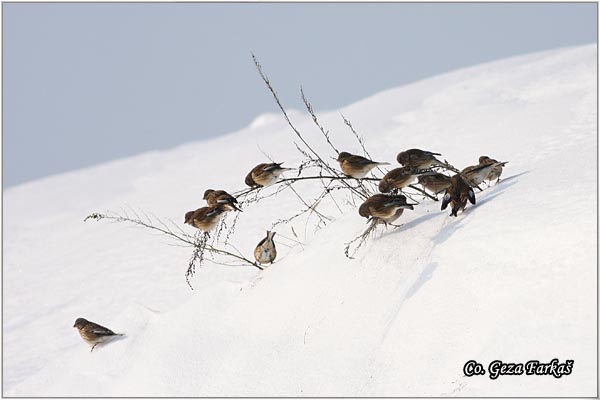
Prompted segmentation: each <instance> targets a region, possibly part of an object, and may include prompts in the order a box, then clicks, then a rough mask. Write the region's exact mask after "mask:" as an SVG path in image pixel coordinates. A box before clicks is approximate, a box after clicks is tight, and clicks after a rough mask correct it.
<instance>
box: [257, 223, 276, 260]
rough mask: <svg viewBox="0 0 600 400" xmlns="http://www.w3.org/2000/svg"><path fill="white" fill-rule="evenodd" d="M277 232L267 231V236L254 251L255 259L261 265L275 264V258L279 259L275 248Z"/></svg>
mask: <svg viewBox="0 0 600 400" xmlns="http://www.w3.org/2000/svg"><path fill="white" fill-rule="evenodd" d="M274 236H275V232H271V231H267V236H266V237H265V238H264V239H263V240H261V241H260V242H259V243H258V245H257V246H256V249H254V258H255V259H256V261H258V262H259V263H260V264H268V263H273V261H275V257H277V249H276V248H275V242H274V241H273V237H274Z"/></svg>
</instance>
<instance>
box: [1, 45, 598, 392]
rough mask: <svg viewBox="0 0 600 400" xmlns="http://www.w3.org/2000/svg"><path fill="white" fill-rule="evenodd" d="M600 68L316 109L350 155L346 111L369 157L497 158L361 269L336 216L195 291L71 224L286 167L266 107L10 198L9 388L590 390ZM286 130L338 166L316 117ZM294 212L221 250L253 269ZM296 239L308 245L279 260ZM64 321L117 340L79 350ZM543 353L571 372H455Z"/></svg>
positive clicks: (267, 214)
mask: <svg viewBox="0 0 600 400" xmlns="http://www.w3.org/2000/svg"><path fill="white" fill-rule="evenodd" d="M596 59H597V54H596V46H595V44H594V45H589V46H582V47H576V48H566V49H559V50H555V51H548V52H542V53H536V54H531V55H526V56H521V57H516V58H511V59H506V60H501V61H497V62H493V63H488V64H483V65H479V66H475V67H472V68H467V69H463V70H458V71H454V72H451V73H448V74H445V75H441V76H438V77H434V78H431V79H427V80H424V81H420V82H416V83H414V84H411V85H407V86H403V87H398V88H394V89H391V90H387V91H384V92H381V93H378V94H376V95H374V96H372V97H369V98H367V99H364V100H362V101H360V102H358V103H355V104H352V105H350V106H347V107H345V108H343V109H341V110H336V111H332V112H327V113H319V112H318V99H311V100H312V101H313V105H314V106H315V108H316V109H317V113H318V115H319V118H320V121H321V123H322V124H323V125H324V126H325V127H326V128H327V129H329V130H330V131H331V134H332V138H333V140H334V142H335V143H336V145H337V146H338V147H339V148H343V149H344V150H346V151H350V152H353V153H360V148H359V147H358V145H357V143H356V141H355V139H354V138H353V137H352V136H351V135H350V134H349V132H348V129H347V127H346V126H344V124H343V121H342V119H341V117H340V115H339V113H340V112H341V113H343V114H344V116H346V117H347V118H349V119H350V120H351V121H352V122H353V125H354V127H355V128H356V129H357V131H358V132H359V133H360V134H362V135H363V136H364V138H365V141H366V146H367V148H368V149H369V151H370V153H371V155H372V157H373V159H376V160H380V161H389V162H390V163H393V164H395V161H394V160H395V156H396V154H397V153H398V152H399V151H401V150H404V149H408V148H413V147H416V148H425V149H430V150H433V151H438V152H441V153H443V157H444V158H446V159H447V160H448V161H449V162H451V163H452V164H453V165H455V166H456V167H458V168H464V167H465V166H467V165H473V164H476V163H477V159H478V157H479V156H480V155H489V156H490V157H493V158H496V159H498V160H508V161H509V162H510V163H509V164H508V165H507V167H506V168H505V170H504V174H503V176H502V177H503V181H502V182H501V183H500V184H498V185H497V186H492V187H490V188H488V189H485V190H484V191H483V192H482V193H479V192H477V193H476V196H477V204H476V205H475V206H472V205H469V206H468V207H467V209H466V211H465V212H464V213H459V216H458V218H451V217H449V216H448V214H449V210H446V211H444V212H442V211H440V202H433V201H431V200H424V201H423V202H422V204H420V205H419V206H417V207H415V210H413V211H410V210H407V211H405V213H404V215H403V216H402V217H401V219H400V220H398V223H403V225H402V227H400V228H397V229H387V230H386V229H384V228H379V229H378V230H377V232H376V234H375V237H373V238H371V240H369V241H368V242H367V243H366V245H365V246H364V247H363V248H361V249H360V250H359V252H358V253H357V255H356V259H354V260H349V259H347V258H346V257H345V256H344V251H343V248H344V245H345V243H347V242H348V241H350V240H351V239H352V238H354V237H355V236H356V235H358V234H359V233H361V232H362V231H363V230H364V229H365V227H366V225H365V220H364V219H363V218H361V217H359V216H358V213H357V211H356V207H354V206H352V205H350V204H344V206H343V210H342V211H343V212H342V213H340V212H339V211H338V210H337V209H336V208H333V207H331V205H329V206H328V205H326V204H324V205H323V209H322V212H324V213H326V214H327V215H328V216H331V217H332V218H333V219H335V221H333V222H331V223H330V224H328V225H327V226H326V227H325V228H323V229H320V230H317V231H316V232H315V230H314V220H312V219H310V218H309V219H301V220H297V221H294V222H293V223H292V224H289V225H282V226H280V227H278V228H277V229H276V231H277V232H278V234H280V236H279V238H280V241H279V242H277V243H278V246H279V247H278V250H279V252H280V255H279V257H278V260H277V261H276V263H275V264H274V265H273V266H272V267H269V268H267V269H266V270H265V271H262V272H261V271H258V270H257V269H255V268H252V267H242V266H239V267H225V266H219V265H211V264H206V265H205V266H203V267H202V268H201V269H200V270H198V271H197V273H196V276H195V277H194V278H193V280H192V283H193V285H194V287H195V290H194V291H191V290H189V288H188V286H187V285H186V283H185V279H184V273H185V269H186V267H187V261H188V259H189V257H190V253H191V251H190V249H189V248H182V247H178V246H173V244H175V243H173V242H172V241H170V240H169V239H168V238H166V237H164V236H160V235H155V234H152V233H151V232H148V231H146V230H143V229H139V228H135V227H131V226H129V225H123V224H110V223H102V222H97V223H96V222H86V223H84V222H83V219H84V217H85V216H86V215H88V214H89V213H90V212H93V211H106V210H113V211H117V212H118V211H120V210H122V209H123V208H127V207H133V208H135V209H138V210H144V211H146V212H148V213H153V214H154V215H157V216H160V217H161V218H165V219H171V220H173V221H175V222H176V223H180V224H183V215H184V213H185V212H186V211H188V210H191V209H195V208H197V207H199V206H200V205H201V204H203V201H202V194H203V192H204V190H205V189H207V188H214V189H219V188H223V189H227V190H229V191H234V190H236V189H241V188H243V180H244V176H245V174H246V173H247V172H248V171H249V170H250V169H251V168H252V167H253V166H254V165H256V164H258V163H260V162H264V161H266V160H265V156H264V155H263V154H262V152H261V151H264V152H265V153H267V154H269V155H271V156H272V157H273V158H274V159H275V161H279V162H281V161H285V163H286V165H289V166H294V165H297V163H298V162H299V160H300V155H299V154H298V152H297V151H296V149H295V147H294V144H293V141H294V140H295V137H294V136H293V134H292V132H291V131H290V129H289V127H288V126H287V125H286V123H285V121H283V119H282V118H281V117H280V116H274V115H272V114H268V115H265V116H262V117H258V118H257V119H255V121H254V122H253V123H252V124H251V125H250V126H249V127H248V128H246V129H243V130H241V131H239V132H236V133H232V134H229V135H226V136H223V137H219V138H216V139H213V140H210V141H203V142H195V143H189V144H185V145H182V146H179V147H177V148H174V149H170V150H167V151H162V152H153V153H146V154H142V155H139V156H136V157H131V158H128V159H124V160H118V161H114V162H110V163H107V164H104V165H100V166H96V167H93V168H86V169H83V170H79V171H74V172H71V173H66V174H62V175H58V176H52V177H48V178H45V179H43V180H39V181H35V182H31V183H28V184H24V185H21V186H18V187H15V188H10V189H8V190H6V191H5V192H4V207H5V209H4V220H3V224H4V225H3V228H4V243H3V245H4V266H3V277H4V282H3V289H4V310H3V311H4V317H3V318H4V325H3V345H4V346H3V350H4V354H3V362H4V368H3V374H4V376H3V381H4V387H3V394H4V395H5V396H189V397H191V396H596V395H597V393H596V375H597V363H596V361H597V360H596V354H597V348H596V334H597V331H596V326H597V319H596V315H597V310H596V300H597V287H596V282H597V269H596V263H597V260H596V244H597V225H596V221H597V215H596V202H597V198H596V189H597V187H596V182H597V175H596V173H597V172H596V171H597V158H596V149H597V125H596V121H597V103H596V86H597V82H596V70H597V65H596ZM266 72H267V73H268V66H266ZM273 84H274V85H275V87H276V86H277V82H273ZM307 94H308V95H309V96H310V93H307ZM291 117H292V119H293V122H294V123H295V124H296V125H297V127H298V128H299V130H300V131H302V132H303V133H305V134H306V135H307V137H309V138H310V140H311V141H312V142H315V143H320V145H319V146H318V148H319V152H321V153H323V154H328V155H329V153H331V151H330V149H329V148H328V147H327V144H326V143H325V142H324V140H323V139H322V138H321V137H320V135H319V133H318V132H317V130H316V129H315V127H314V125H313V123H312V121H311V120H310V117H309V116H307V115H305V114H303V113H300V112H294V113H292V114H291ZM330 155H331V156H333V155H334V154H330ZM214 166H218V168H215V167H214ZM292 176H293V174H292ZM297 189H298V190H299V191H302V193H306V194H307V197H310V194H311V193H312V191H314V190H315V188H314V185H313V184H312V183H310V182H306V183H298V186H297ZM299 209H300V204H299V203H298V201H297V200H296V199H295V197H293V195H289V194H286V193H282V195H281V196H277V197H272V198H269V199H265V200H264V201H263V202H261V203H259V204H258V205H255V206H253V207H249V208H247V209H246V210H245V211H244V213H243V215H241V216H240V218H239V221H238V225H237V227H236V232H235V237H234V239H233V242H234V243H235V245H236V246H237V247H238V248H239V249H240V250H241V251H242V252H243V253H244V254H246V255H247V256H251V254H252V250H253V249H254V246H255V245H256V243H257V242H258V241H259V240H260V239H261V238H262V237H263V236H264V233H265V230H266V229H268V228H270V226H271V224H272V223H273V222H274V221H275V220H276V219H278V218H284V217H288V216H290V215H292V214H293V213H294V212H295V211H298V210H299ZM228 218H230V219H231V218H232V217H231V216H229V217H228ZM292 227H293V228H294V231H295V232H296V233H297V234H298V235H299V239H300V240H301V242H302V245H295V246H291V247H287V246H286V244H287V245H291V244H293V242H291V241H289V240H288V241H285V239H281V238H282V237H283V236H287V237H293V234H292V233H291V228H292ZM184 229H186V230H187V231H189V232H193V230H194V229H193V228H191V227H188V226H186V227H185V228H184ZM276 239H278V237H276ZM77 317H85V318H87V319H89V320H92V321H95V322H98V323H100V324H103V325H105V326H107V327H109V328H111V329H113V330H114V331H116V332H121V333H124V334H125V335H126V336H125V337H124V338H123V339H122V340H118V341H115V342H113V343H109V344H107V345H106V346H103V347H101V348H99V349H97V350H95V351H94V352H93V353H90V352H89V349H88V347H87V346H86V345H85V344H84V343H83V342H82V341H81V339H80V338H79V336H78V334H77V332H76V330H75V329H73V328H72V325H73V321H74V320H75V319H76V318H77ZM553 358H558V359H559V360H560V361H561V362H564V361H565V360H567V359H569V360H574V368H573V372H572V374H570V375H568V376H564V377H562V378H560V379H556V378H554V377H552V376H526V375H522V376H500V377H499V378H498V379H495V380H492V379H489V377H488V375H487V374H486V375H485V376H474V377H466V376H465V375H464V373H463V365H464V364H465V363H466V362H467V361H468V360H476V361H478V362H480V363H481V364H483V365H484V367H485V368H487V366H488V364H489V363H490V362H492V361H493V360H502V361H504V362H513V363H519V362H521V363H525V362H527V361H529V360H540V361H542V362H550V361H551V360H552V359H553Z"/></svg>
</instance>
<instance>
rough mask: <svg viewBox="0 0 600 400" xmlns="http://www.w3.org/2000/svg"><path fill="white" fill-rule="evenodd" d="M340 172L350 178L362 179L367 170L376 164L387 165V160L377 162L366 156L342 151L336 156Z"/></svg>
mask: <svg viewBox="0 0 600 400" xmlns="http://www.w3.org/2000/svg"><path fill="white" fill-rule="evenodd" d="M337 161H338V162H339V163H340V167H341V168H342V172H343V173H344V174H345V175H346V176H349V177H351V178H356V179H363V178H364V177H365V176H367V174H368V173H369V171H371V170H372V169H373V168H375V167H377V166H378V165H388V164H389V163H387V162H377V161H373V160H369V159H368V158H365V157H362V156H357V155H354V154H350V153H347V152H345V151H342V152H341V153H340V154H339V155H338V158H337Z"/></svg>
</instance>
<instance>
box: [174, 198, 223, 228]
mask: <svg viewBox="0 0 600 400" xmlns="http://www.w3.org/2000/svg"><path fill="white" fill-rule="evenodd" d="M224 212H225V209H224V207H223V206H222V205H221V204H219V205H217V206H215V207H202V208H199V209H197V210H195V211H188V212H187V213H185V221H184V223H186V224H189V225H192V226H193V227H194V228H198V229H200V230H201V231H204V232H209V231H211V230H213V229H214V228H215V226H217V224H218V223H219V220H220V219H221V214H223V213H224Z"/></svg>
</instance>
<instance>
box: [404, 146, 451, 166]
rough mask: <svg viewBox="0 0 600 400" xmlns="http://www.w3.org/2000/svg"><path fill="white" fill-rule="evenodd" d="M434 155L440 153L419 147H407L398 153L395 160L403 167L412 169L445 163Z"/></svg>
mask: <svg viewBox="0 0 600 400" xmlns="http://www.w3.org/2000/svg"><path fill="white" fill-rule="evenodd" d="M435 156H441V154H440V153H433V152H431V151H425V150H419V149H409V150H406V151H403V152H400V153H398V156H396V161H398V163H400V164H402V165H403V166H405V167H409V168H413V169H425V168H429V167H436V166H443V165H445V164H444V163H443V162H441V161H440V160H438V159H437V158H435Z"/></svg>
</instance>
